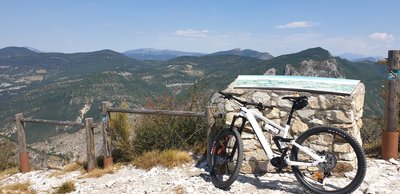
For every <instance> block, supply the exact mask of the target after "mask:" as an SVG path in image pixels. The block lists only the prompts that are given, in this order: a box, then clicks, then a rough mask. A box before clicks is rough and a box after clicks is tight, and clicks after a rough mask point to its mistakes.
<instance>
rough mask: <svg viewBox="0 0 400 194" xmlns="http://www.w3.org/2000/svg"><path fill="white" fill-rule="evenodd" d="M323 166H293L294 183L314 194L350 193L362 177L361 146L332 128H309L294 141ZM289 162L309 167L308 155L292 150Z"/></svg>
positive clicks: (363, 171) (349, 136)
mask: <svg viewBox="0 0 400 194" xmlns="http://www.w3.org/2000/svg"><path fill="white" fill-rule="evenodd" d="M296 143H298V144H300V145H301V146H304V147H307V148H308V149H310V150H312V152H314V153H316V154H318V155H319V156H322V157H325V160H326V161H325V162H322V163H319V164H318V165H317V166H311V167H305V166H292V170H293V173H294V175H295V177H296V179H297V180H298V181H299V182H300V183H301V184H302V185H303V186H304V187H306V188H307V189H308V190H310V191H312V192H315V193H330V194H332V193H351V192H353V191H354V190H356V189H357V188H358V187H359V186H360V184H361V183H362V181H363V180H364V177H365V172H366V161H365V155H364V152H363V150H362V148H361V146H360V144H359V143H358V142H357V141H356V140H355V139H354V137H352V136H351V135H350V134H349V133H347V132H345V131H344V130H342V129H338V128H332V127H316V128H312V129H310V130H308V131H306V132H305V133H303V134H302V135H300V136H299V137H298V138H297V139H296ZM291 160H292V161H298V162H308V163H311V162H313V161H315V160H314V159H312V158H311V157H310V156H309V155H308V154H306V153H305V152H303V151H301V150H299V149H298V148H297V147H295V146H293V149H292V153H291Z"/></svg>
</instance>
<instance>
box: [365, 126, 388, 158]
mask: <svg viewBox="0 0 400 194" xmlns="http://www.w3.org/2000/svg"><path fill="white" fill-rule="evenodd" d="M363 122H364V123H363V127H362V128H361V139H362V142H363V147H364V150H365V152H366V154H368V155H375V156H377V155H379V154H380V150H381V145H382V128H383V126H382V119H381V118H379V119H377V118H366V119H364V120H363Z"/></svg>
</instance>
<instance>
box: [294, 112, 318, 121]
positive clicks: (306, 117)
mask: <svg viewBox="0 0 400 194" xmlns="http://www.w3.org/2000/svg"><path fill="white" fill-rule="evenodd" d="M296 113H297V115H299V117H300V118H301V119H302V120H311V116H313V115H314V114H315V110H298V111H296Z"/></svg>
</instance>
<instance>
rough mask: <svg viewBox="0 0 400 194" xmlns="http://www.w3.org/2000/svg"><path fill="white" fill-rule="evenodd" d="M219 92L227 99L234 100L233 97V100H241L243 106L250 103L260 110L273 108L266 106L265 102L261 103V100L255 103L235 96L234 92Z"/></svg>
mask: <svg viewBox="0 0 400 194" xmlns="http://www.w3.org/2000/svg"><path fill="white" fill-rule="evenodd" d="M218 93H219V94H221V95H222V96H224V98H226V99H228V100H232V99H233V100H235V101H237V102H239V103H240V104H242V105H243V106H248V105H250V106H254V107H256V108H257V109H258V110H260V111H262V110H265V109H267V108H269V109H272V108H273V107H272V106H266V105H264V104H263V103H261V102H259V103H253V102H247V101H243V100H240V99H239V98H236V97H235V96H233V95H232V94H229V93H224V92H222V91H218Z"/></svg>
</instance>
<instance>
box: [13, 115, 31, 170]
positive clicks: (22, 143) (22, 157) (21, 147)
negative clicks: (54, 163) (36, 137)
mask: <svg viewBox="0 0 400 194" xmlns="http://www.w3.org/2000/svg"><path fill="white" fill-rule="evenodd" d="M23 119H24V115H23V114H22V113H18V114H16V115H15V121H16V126H17V132H18V151H19V170H20V171H21V172H22V173H26V172H29V171H30V167H29V154H28V151H27V149H26V138H25V129H24V123H23V121H22V120H23Z"/></svg>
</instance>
